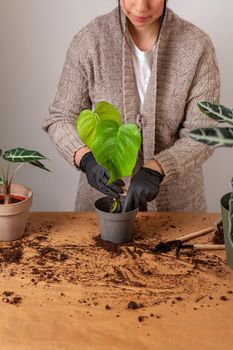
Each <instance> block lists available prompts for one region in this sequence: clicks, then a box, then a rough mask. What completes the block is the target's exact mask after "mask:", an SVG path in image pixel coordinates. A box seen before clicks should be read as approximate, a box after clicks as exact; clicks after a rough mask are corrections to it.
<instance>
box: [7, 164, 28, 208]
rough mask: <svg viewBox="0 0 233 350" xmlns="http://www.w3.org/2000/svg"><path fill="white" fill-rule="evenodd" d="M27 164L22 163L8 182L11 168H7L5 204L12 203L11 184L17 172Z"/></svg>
mask: <svg viewBox="0 0 233 350" xmlns="http://www.w3.org/2000/svg"><path fill="white" fill-rule="evenodd" d="M24 164H25V163H21V164H20V165H19V166H17V168H16V169H15V170H14V172H13V174H12V176H11V178H10V180H8V176H9V166H8V168H7V178H6V180H5V181H6V182H5V185H4V204H10V203H11V182H12V180H13V177H14V176H15V174H16V172H17V171H18V170H19V169H20V168H21V167H22V166H23V165H24Z"/></svg>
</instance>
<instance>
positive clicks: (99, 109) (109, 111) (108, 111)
mask: <svg viewBox="0 0 233 350" xmlns="http://www.w3.org/2000/svg"><path fill="white" fill-rule="evenodd" d="M95 112H96V113H97V114H98V116H99V117H100V121H102V120H106V119H111V120H115V121H116V122H117V124H118V125H120V126H121V125H122V124H123V123H122V119H121V115H120V113H119V112H118V110H117V109H116V108H115V107H114V106H113V105H111V104H110V103H108V102H106V101H101V102H99V103H97V105H96V110H95Z"/></svg>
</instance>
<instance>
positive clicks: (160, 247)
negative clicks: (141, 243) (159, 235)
mask: <svg viewBox="0 0 233 350" xmlns="http://www.w3.org/2000/svg"><path fill="white" fill-rule="evenodd" d="M180 244H181V242H180V240H178V239H173V240H171V241H166V242H160V243H159V244H157V245H156V246H155V247H154V248H152V251H153V252H154V253H157V254H159V253H168V252H170V251H171V250H172V249H173V248H176V247H177V246H179V245H180Z"/></svg>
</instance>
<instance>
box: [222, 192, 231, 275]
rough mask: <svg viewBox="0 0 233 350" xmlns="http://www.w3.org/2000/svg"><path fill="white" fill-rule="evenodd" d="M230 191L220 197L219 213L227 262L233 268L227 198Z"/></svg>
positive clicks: (228, 198)
mask: <svg viewBox="0 0 233 350" xmlns="http://www.w3.org/2000/svg"><path fill="white" fill-rule="evenodd" d="M230 196H231V193H227V194H225V195H224V196H223V197H222V198H221V202H220V203H221V213H222V222H223V233H224V240H225V245H226V255H227V264H228V265H229V266H230V267H231V268H232V269H233V236H231V233H230V225H229V221H230V216H229V200H230Z"/></svg>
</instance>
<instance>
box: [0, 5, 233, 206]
mask: <svg viewBox="0 0 233 350" xmlns="http://www.w3.org/2000/svg"><path fill="white" fill-rule="evenodd" d="M116 3H117V1H116V0H98V1H93V0H86V1H83V0H20V1H19V0H0V8H1V11H0V48H1V54H0V107H1V117H0V118H1V126H0V147H1V148H3V149H9V148H13V147H16V146H21V147H25V148H31V149H36V150H38V151H40V152H41V153H43V154H45V155H46V156H47V157H48V158H49V159H50V160H51V161H50V162H47V166H48V167H49V168H50V169H51V170H52V173H47V172H43V171H42V170H40V169H36V168H34V167H31V166H30V165H26V166H25V168H22V169H21V170H20V173H19V174H18V176H17V182H18V183H23V184H25V185H27V186H29V187H31V188H32V189H33V191H34V204H33V210H41V211H44V210H55V211H56V210H61V211H66V210H73V207H74V200H75V193H76V190H77V182H78V175H77V172H76V171H75V170H74V169H73V168H72V167H71V166H70V165H69V164H68V163H66V162H65V160H64V159H63V158H62V157H61V156H60V155H59V154H58V152H57V151H56V149H55V148H54V146H53V145H52V144H51V142H50V141H49V139H48V136H47V134H45V133H44V131H42V129H41V123H42V120H43V119H44V118H45V116H46V115H47V113H48V112H47V111H48V106H49V105H50V104H51V103H52V101H53V98H54V96H55V93H56V88H57V84H58V79H59V77H60V74H61V70H62V66H63V63H64V59H65V55H66V50H67V48H68V45H69V43H70V41H71V39H72V37H73V35H74V34H75V33H76V32H77V31H78V30H79V29H80V28H82V27H83V26H84V25H85V24H86V23H88V22H89V21H90V20H91V19H93V18H94V17H96V16H97V15H99V14H103V13H105V12H108V11H110V10H111V9H113V8H114V7H115V6H116ZM169 3H170V7H171V8H173V9H175V11H176V12H177V13H178V14H179V15H180V16H182V17H184V18H186V19H188V20H190V21H191V22H193V23H195V24H197V25H199V26H200V27H201V28H203V29H204V30H205V31H206V32H207V33H208V34H209V35H210V36H211V38H212V40H213V42H214V45H215V47H216V52H217V58H218V62H219V66H220V71H221V83H222V94H221V95H222V97H221V102H222V103H223V104H226V105H228V106H233V101H232V99H233V98H232V99H231V97H232V95H233V94H232V88H233V83H232V80H233V79H232V78H233V68H232V62H231V61H232V57H233V40H232V38H231V36H232V34H233V23H232V18H231V14H232V11H233V2H232V1H231V0H221V1H219V0H195V1H187V0H170V1H169ZM232 168H233V167H232V150H231V149H228V150H227V149H222V150H220V149H218V150H216V151H215V154H214V155H213V156H212V157H211V158H210V159H209V160H208V161H207V162H206V164H205V166H204V172H205V185H206V193H207V201H208V209H209V211H219V206H218V202H219V198H220V197H221V195H222V193H225V192H227V191H228V190H229V182H230V179H231V176H232V175H233V169H232Z"/></svg>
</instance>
